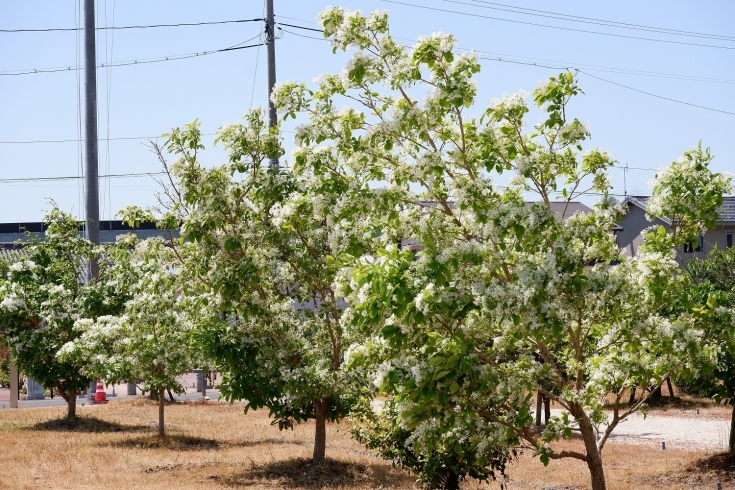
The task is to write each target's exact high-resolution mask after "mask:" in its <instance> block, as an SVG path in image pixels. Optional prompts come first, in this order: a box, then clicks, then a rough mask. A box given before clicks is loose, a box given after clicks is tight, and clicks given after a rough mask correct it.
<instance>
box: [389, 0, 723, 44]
mask: <svg viewBox="0 0 735 490" xmlns="http://www.w3.org/2000/svg"><path fill="white" fill-rule="evenodd" d="M383 1H384V2H387V3H394V4H396V5H406V6H408V7H415V8H420V9H425V10H434V11H436V12H445V13H450V14H457V15H465V16H468V17H481V18H483V19H490V20H498V21H501V22H512V23H514V24H523V25H529V26H535V27H546V28H549V29H559V30H563V31H572V32H581V33H584V34H597V35H600V36H610V37H620V38H624V39H636V40H641V41H653V42H658V43H668V44H679V45H683V46H697V47H701V48H715V49H728V50H735V46H719V45H715V44H701V43H688V42H684V41H672V40H669V39H656V38H652V37H641V36H629V35H626V34H614V33H611V32H600V31H589V30H586V29H575V28H573V27H562V26H553V25H549V24H539V23H536V22H526V21H522V20H512V19H504V18H501V17H492V16H489V15H482V14H477V13H469V12H460V11H459V10H450V9H442V8H438V7H428V6H426V5H416V4H413V3H406V2H399V1H397V0H383Z"/></svg>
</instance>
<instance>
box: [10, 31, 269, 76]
mask: <svg viewBox="0 0 735 490" xmlns="http://www.w3.org/2000/svg"><path fill="white" fill-rule="evenodd" d="M255 37H257V36H255ZM252 39H255V38H252ZM245 42H247V41H245ZM240 44H242V43H240ZM257 46H263V43H258V44H250V45H247V46H238V45H234V46H230V47H229V48H223V49H215V50H210V51H201V52H198V53H188V54H180V55H170V56H159V57H158V58H147V59H141V60H129V61H119V62H116V63H109V64H105V63H101V64H99V65H97V68H105V67H116V66H132V65H147V64H150V63H160V62H163V61H177V60H185V59H189V58H197V57H199V56H208V55H211V54H216V53H225V52H228V51H237V50H240V49H248V48H255V47H257ZM82 69H83V67H80V66H65V67H56V68H33V69H27V70H18V71H7V72H0V77H9V76H20V75H33V74H36V73H56V72H61V71H68V72H73V71H79V70H82Z"/></svg>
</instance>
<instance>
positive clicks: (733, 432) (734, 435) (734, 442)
mask: <svg viewBox="0 0 735 490" xmlns="http://www.w3.org/2000/svg"><path fill="white" fill-rule="evenodd" d="M731 403H732V402H731ZM727 450H728V451H729V452H731V453H735V404H734V405H733V406H732V415H731V416H730V441H729V443H728V445H727Z"/></svg>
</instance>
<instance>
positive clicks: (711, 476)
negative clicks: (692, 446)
mask: <svg viewBox="0 0 735 490" xmlns="http://www.w3.org/2000/svg"><path fill="white" fill-rule="evenodd" d="M643 481H644V482H645V483H649V484H651V485H655V486H656V487H657V488H670V487H673V486H674V485H682V484H683V485H687V486H688V487H690V488H715V483H714V482H716V481H719V482H720V483H722V484H725V485H728V488H730V487H729V485H732V484H733V483H735V453H720V454H715V455H713V456H708V457H706V458H702V459H698V460H696V461H694V462H692V463H691V464H689V465H688V466H687V467H686V468H684V469H683V470H673V471H669V472H667V473H664V474H656V475H647V476H646V477H644V478H643Z"/></svg>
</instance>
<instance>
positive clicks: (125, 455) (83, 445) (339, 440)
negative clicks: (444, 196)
mask: <svg viewBox="0 0 735 490" xmlns="http://www.w3.org/2000/svg"><path fill="white" fill-rule="evenodd" d="M78 410H79V413H80V415H81V417H82V419H81V421H80V422H78V423H76V424H72V425H70V424H68V423H67V422H64V421H62V420H61V418H62V417H63V416H64V414H65V408H44V409H21V410H0V441H1V445H0V448H2V450H1V451H0V488H12V489H31V488H34V489H35V488H49V489H92V488H94V489H98V488H115V489H119V490H125V489H154V488H155V489H168V488H176V489H184V490H187V489H194V488H208V489H220V488H229V489H232V488H235V489H237V488H243V489H244V488H255V489H262V488H269V489H275V488H301V489H307V488H308V489H316V488H342V489H362V488H384V489H413V488H416V487H415V485H414V483H413V480H414V479H413V477H411V476H410V475H409V474H407V473H406V472H404V471H402V470H400V469H396V468H392V467H391V465H390V463H389V462H386V461H383V460H381V459H378V458H376V457H374V456H372V455H371V454H370V453H369V452H368V451H367V450H365V448H364V447H362V446H360V445H359V444H358V443H356V442H355V441H353V440H352V439H351V438H350V436H349V433H348V432H347V429H346V427H345V426H344V425H342V426H339V425H329V427H328V435H327V456H328V458H330V460H329V461H328V462H327V464H325V465H323V466H320V467H315V466H314V465H312V464H311V462H310V456H311V450H312V446H311V442H312V437H313V425H312V424H304V425H301V426H298V427H297V428H296V429H295V430H294V431H283V432H280V431H279V430H278V428H277V427H273V426H271V425H270V420H269V419H268V416H267V412H265V411H257V412H250V413H248V415H243V413H242V405H237V404H236V405H227V404H220V403H208V404H179V405H170V406H167V407H166V421H167V431H168V433H169V435H168V436H167V437H166V438H165V439H164V440H160V439H158V438H157V437H156V435H155V429H156V426H155V422H156V420H157V407H156V405H155V403H153V402H150V401H148V400H145V399H136V400H127V401H117V402H114V403H110V404H109V405H106V406H102V407H79V409H78ZM578 444H579V442H578V441H568V442H564V443H563V444H562V446H564V447H572V446H576V445H578ZM707 456H711V455H710V454H708V453H704V452H691V451H689V452H687V451H676V450H667V451H660V450H652V449H645V448H643V447H641V446H631V445H624V444H617V445H614V444H609V445H608V446H607V447H606V448H605V450H604V458H605V469H606V472H607V476H608V480H609V486H608V488H609V489H610V490H616V489H640V490H649V489H655V488H667V489H672V490H678V489H681V490H683V489H687V490H688V489H691V488H713V489H714V488H715V481H716V480H718V479H719V480H721V481H722V482H723V488H735V486H733V485H735V479H731V478H730V476H729V475H730V473H729V472H728V471H724V470H722V468H730V466H732V467H733V468H735V461H731V460H727V461H725V462H723V461H721V460H718V459H715V460H710V461H709V462H705V463H701V464H700V466H699V467H695V466H694V465H695V464H696V462H697V461H699V460H701V459H702V458H705V457H707ZM728 465H729V466H728ZM717 471H720V472H719V473H717ZM723 471H724V472H723ZM509 476H510V480H509V482H508V483H507V486H508V488H510V489H533V490H541V489H545V490H552V489H565V488H566V489H582V488H588V485H587V481H588V473H587V469H586V467H585V465H584V464H583V463H581V462H578V461H573V460H564V461H552V462H551V463H550V465H549V466H548V467H544V466H543V465H541V463H540V462H539V461H538V459H536V458H532V457H531V455H530V454H524V455H522V456H521V457H520V458H519V459H518V461H517V462H515V463H514V464H512V465H511V466H510V468H509ZM465 486H466V487H467V488H472V489H474V488H493V489H497V488H498V487H499V484H498V483H491V484H489V485H485V484H482V485H480V484H478V483H477V482H474V481H471V482H467V484H466V485H465Z"/></svg>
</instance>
